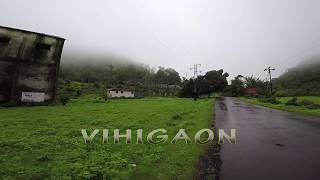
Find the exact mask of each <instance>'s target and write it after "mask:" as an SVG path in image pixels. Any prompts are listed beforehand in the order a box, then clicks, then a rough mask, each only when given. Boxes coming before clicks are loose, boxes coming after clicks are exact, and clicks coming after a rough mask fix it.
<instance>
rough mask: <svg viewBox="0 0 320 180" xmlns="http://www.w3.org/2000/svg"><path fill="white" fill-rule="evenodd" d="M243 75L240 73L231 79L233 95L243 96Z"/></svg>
mask: <svg viewBox="0 0 320 180" xmlns="http://www.w3.org/2000/svg"><path fill="white" fill-rule="evenodd" d="M242 78H243V76H242V75H238V76H237V77H235V78H234V80H232V81H231V85H230V90H231V95H232V96H241V95H243V93H244V89H245V87H244V86H245V84H244V82H243V81H242Z"/></svg>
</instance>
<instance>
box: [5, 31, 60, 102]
mask: <svg viewBox="0 0 320 180" xmlns="http://www.w3.org/2000/svg"><path fill="white" fill-rule="evenodd" d="M64 41H65V39H63V38H60V37H56V36H50V35H45V34H40V33H36V32H31V31H25V30H19V29H14V28H9V27H3V26H0V103H4V102H11V103H14V104H19V103H43V102H45V103H46V102H48V103H50V102H52V101H53V100H54V99H55V97H56V91H57V82H58V73H59V65H60V58H61V54H62V49H63V45H64Z"/></svg>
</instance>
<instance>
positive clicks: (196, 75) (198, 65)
mask: <svg viewBox="0 0 320 180" xmlns="http://www.w3.org/2000/svg"><path fill="white" fill-rule="evenodd" d="M200 66H201V64H194V65H193V67H192V68H190V70H191V71H192V70H193V78H194V79H195V78H197V77H198V73H201V71H198V67H200Z"/></svg>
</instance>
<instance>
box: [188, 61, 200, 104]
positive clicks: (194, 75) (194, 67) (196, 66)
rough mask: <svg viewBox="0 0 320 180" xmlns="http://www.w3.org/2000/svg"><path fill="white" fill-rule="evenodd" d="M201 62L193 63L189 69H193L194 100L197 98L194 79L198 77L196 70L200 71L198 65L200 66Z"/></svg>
mask: <svg viewBox="0 0 320 180" xmlns="http://www.w3.org/2000/svg"><path fill="white" fill-rule="evenodd" d="M200 66H201V64H194V65H193V67H192V68H190V70H191V71H192V70H193V80H194V85H193V99H194V100H195V101H196V100H197V98H198V93H197V84H196V79H197V77H198V72H199V73H201V71H198V67H200Z"/></svg>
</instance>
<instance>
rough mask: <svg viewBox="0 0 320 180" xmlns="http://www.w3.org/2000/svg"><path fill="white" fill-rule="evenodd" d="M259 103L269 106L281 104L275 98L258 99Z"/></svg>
mask: <svg viewBox="0 0 320 180" xmlns="http://www.w3.org/2000/svg"><path fill="white" fill-rule="evenodd" d="M259 101H261V102H264V103H271V104H280V103H281V102H280V101H278V100H277V98H276V97H275V96H271V97H264V98H260V99H259Z"/></svg>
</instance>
